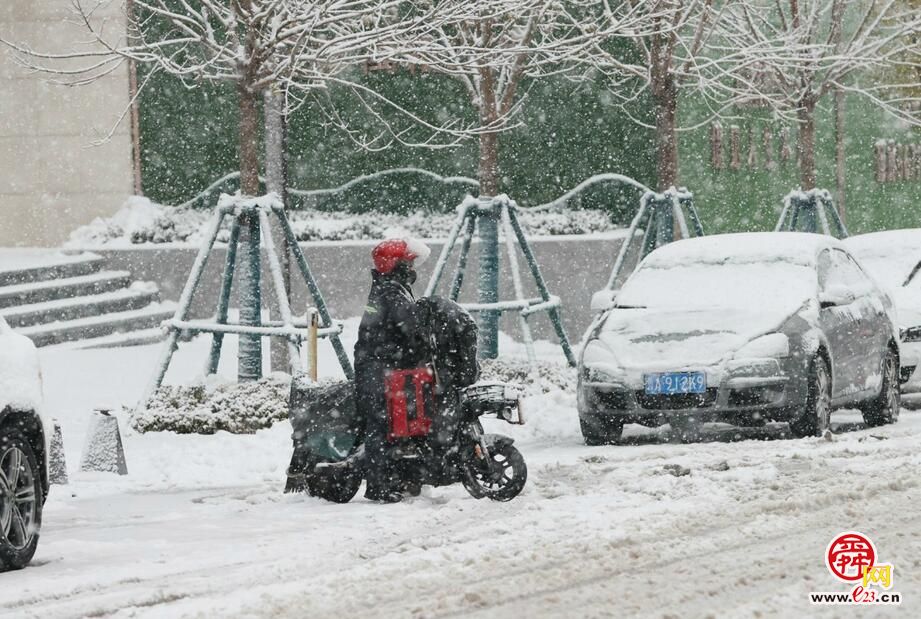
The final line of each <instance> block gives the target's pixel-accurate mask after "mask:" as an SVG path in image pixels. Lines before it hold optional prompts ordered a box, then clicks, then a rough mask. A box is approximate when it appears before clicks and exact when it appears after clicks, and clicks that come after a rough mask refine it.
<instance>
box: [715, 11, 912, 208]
mask: <svg viewBox="0 0 921 619" xmlns="http://www.w3.org/2000/svg"><path fill="white" fill-rule="evenodd" d="M730 21H731V22H732V30H733V34H732V35H730V38H731V39H732V40H733V41H734V43H735V44H736V45H739V46H743V47H744V46H758V47H762V48H774V49H773V51H772V52H771V53H770V54H766V55H765V57H764V59H763V61H762V63H761V66H762V68H763V70H764V72H765V74H766V76H767V77H768V79H769V90H770V96H771V97H772V98H773V99H774V100H777V101H780V102H781V103H782V105H783V107H784V108H785V109H786V110H789V111H790V112H792V113H795V115H796V119H797V121H798V125H799V139H798V144H797V149H798V155H799V165H800V186H801V188H802V189H804V190H809V189H814V188H815V186H816V159H815V157H816V110H817V108H818V106H819V104H820V102H821V101H822V100H823V98H824V97H825V96H826V95H828V94H833V93H835V92H841V93H846V94H851V95H856V96H859V97H863V98H865V99H867V100H869V101H871V102H873V104H874V105H876V106H877V107H878V108H880V109H882V110H884V111H886V112H888V113H890V114H891V115H893V116H895V117H896V118H899V119H901V120H903V121H905V122H908V123H911V124H921V116H919V109H918V106H917V102H918V101H921V97H919V96H918V90H917V89H918V84H917V83H916V80H914V79H908V80H906V79H903V77H904V73H903V72H901V71H900V69H904V68H906V67H917V66H918V65H919V60H921V40H919V37H918V32H919V31H921V9H918V8H916V5H913V4H912V3H910V2H906V1H905V0H863V1H853V0H750V1H748V2H744V3H738V4H736V5H735V6H734V7H733V9H732V12H731V20H730ZM779 41H784V42H785V45H783V47H782V48H781V47H778V46H777V43H778V42H779Z"/></svg>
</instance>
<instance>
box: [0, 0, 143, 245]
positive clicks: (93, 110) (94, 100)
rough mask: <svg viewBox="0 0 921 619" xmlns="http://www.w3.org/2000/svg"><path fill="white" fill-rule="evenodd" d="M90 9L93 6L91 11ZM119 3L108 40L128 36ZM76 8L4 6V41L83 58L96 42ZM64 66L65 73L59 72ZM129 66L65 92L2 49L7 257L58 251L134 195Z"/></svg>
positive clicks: (19, 2)
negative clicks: (82, 49) (16, 250)
mask: <svg viewBox="0 0 921 619" xmlns="http://www.w3.org/2000/svg"><path fill="white" fill-rule="evenodd" d="M84 4H86V5H87V6H89V5H88V4H87V3H84ZM120 5H121V3H120V2H111V3H109V4H107V5H102V7H101V8H102V11H103V12H102V13H100V14H99V18H100V19H103V18H104V19H107V20H109V21H108V22H107V25H106V32H107V33H110V34H111V35H112V36H113V37H116V36H117V35H118V34H119V32H123V31H124V23H125V20H124V15H123V14H122V13H121V12H120ZM71 11H72V8H71V4H70V2H69V1H68V0H2V2H0V38H3V39H6V40H9V41H12V42H15V43H17V44H20V43H21V44H25V45H28V46H30V47H32V48H33V49H35V50H37V51H48V52H56V53H63V52H69V51H72V50H74V49H76V48H78V44H79V43H80V42H85V41H86V40H87V38H88V33H87V31H86V29H85V28H84V27H81V26H78V25H76V24H73V23H67V21H66V20H68V19H69V20H71V21H73V15H72V13H71ZM61 66H64V65H61ZM128 99H129V95H128V71H127V67H126V66H124V65H123V66H122V67H120V68H119V69H118V70H117V71H115V72H114V73H112V74H111V75H108V76H107V77H105V78H102V79H100V80H99V81H97V82H95V83H93V84H89V85H87V86H81V87H74V88H67V87H63V86H60V85H54V84H50V83H48V82H47V78H46V77H42V76H40V75H35V74H31V75H30V74H29V73H28V71H26V70H25V69H24V68H23V67H21V66H19V65H18V64H17V63H16V61H15V59H14V54H13V52H12V50H10V49H9V48H8V47H6V46H4V45H2V44H0V247H3V246H17V245H18V246H26V245H28V246H51V245H57V244H59V243H60V242H61V241H63V240H65V239H66V238H67V236H68V234H69V233H70V231H71V230H73V229H74V228H76V227H77V226H79V225H82V224H85V223H88V222H89V221H91V220H92V219H93V218H95V217H97V216H101V215H110V214H112V213H114V212H115V211H116V210H118V208H119V207H120V206H121V205H122V203H123V202H124V200H125V197H126V196H127V195H129V194H130V193H132V187H133V172H132V163H131V162H132V155H131V137H130V132H129V126H128V123H127V122H122V123H121V125H120V126H119V127H118V128H117V130H116V131H115V134H114V135H113V136H112V138H111V139H110V140H108V141H106V142H105V143H104V144H102V145H101V146H92V145H91V144H92V142H94V141H95V140H98V139H100V138H102V137H104V136H105V135H106V134H107V133H108V132H109V131H110V130H111V128H112V127H113V125H114V124H115V122H116V121H117V120H118V117H119V116H120V114H121V113H122V111H123V110H124V109H125V106H126V105H127V104H128Z"/></svg>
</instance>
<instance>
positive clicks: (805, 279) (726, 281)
mask: <svg viewBox="0 0 921 619" xmlns="http://www.w3.org/2000/svg"><path fill="white" fill-rule="evenodd" d="M816 287H817V283H816V275H815V271H814V270H813V269H812V268H811V267H808V266H805V265H801V264H796V263H791V262H786V261H782V260H773V261H768V262H764V261H759V262H733V261H731V260H727V261H724V262H718V263H700V262H689V263H684V264H682V263H680V262H678V263H673V264H648V265H643V266H642V267H641V268H640V269H639V270H638V271H637V272H636V273H634V274H633V275H632V276H631V277H630V279H629V280H627V283H626V284H624V287H623V289H621V291H620V294H618V296H617V306H618V307H645V308H675V309H704V308H706V309H713V308H734V309H740V308H741V309H746V308H750V309H765V308H774V307H783V308H789V307H790V306H791V305H799V304H802V303H803V302H805V301H806V299H808V298H811V297H814V296H815V294H816Z"/></svg>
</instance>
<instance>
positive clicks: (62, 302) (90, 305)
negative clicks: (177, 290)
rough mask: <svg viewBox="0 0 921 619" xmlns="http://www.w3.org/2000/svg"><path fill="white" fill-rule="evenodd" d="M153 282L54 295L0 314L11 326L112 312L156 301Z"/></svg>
mask: <svg viewBox="0 0 921 619" xmlns="http://www.w3.org/2000/svg"><path fill="white" fill-rule="evenodd" d="M159 297H160V295H159V293H158V291H157V288H156V286H154V285H149V284H144V283H135V284H132V285H131V287H130V288H122V289H120V290H113V291H112V292H104V293H101V294H96V295H89V296H82V297H70V298H66V299H55V300H54V301H44V302H41V303H31V304H27V305H16V306H13V307H8V308H6V309H0V316H3V317H4V318H5V319H6V322H7V323H9V325H10V326H11V327H13V328H14V329H18V328H22V327H31V326H33V325H40V324H46V323H49V322H55V321H58V322H59V321H68V320H77V319H79V318H87V317H89V316H98V315H100V314H108V313H111V312H124V311H128V310H134V309H141V308H143V307H147V306H148V305H150V304H151V303H154V302H156V301H159Z"/></svg>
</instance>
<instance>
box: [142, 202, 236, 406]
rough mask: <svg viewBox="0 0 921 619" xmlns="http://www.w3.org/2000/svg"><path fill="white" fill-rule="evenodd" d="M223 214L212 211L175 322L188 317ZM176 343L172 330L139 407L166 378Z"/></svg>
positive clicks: (175, 333)
mask: <svg viewBox="0 0 921 619" xmlns="http://www.w3.org/2000/svg"><path fill="white" fill-rule="evenodd" d="M225 213H226V211H225V210H224V209H223V208H221V207H217V208H216V209H215V210H214V217H212V219H211V225H210V226H209V228H208V235H207V236H206V237H205V239H206V240H205V244H204V245H202V246H201V248H200V249H199V250H198V255H197V256H196V257H195V263H194V264H193V265H192V273H191V274H190V275H189V279H188V280H187V281H186V283H185V288H183V289H182V294H181V295H180V296H179V304H178V305H177V306H176V313H175V314H174V315H173V318H174V319H176V320H185V319H186V318H187V316H188V313H189V306H190V305H191V304H192V296H193V295H194V294H195V289H196V288H198V284H199V283H200V282H201V276H202V273H204V272H205V266H206V265H207V264H208V255H209V254H210V253H211V248H212V247H214V242H215V240H217V233H218V231H219V230H220V229H221V222H222V221H223V220H224V215H225ZM178 341H179V332H178V331H177V330H175V329H172V330H171V331H170V334H169V336H168V337H167V338H166V342H164V343H163V348H162V349H161V351H160V359H159V360H158V361H157V369H156V371H155V373H154V378H153V380H152V381H151V382H150V384H149V385H148V386H147V390H146V392H145V393H144V396H143V397H142V399H141V401H140V402H139V405H140V406H147V402H148V401H149V400H150V398H151V396H153V394H154V393H155V392H156V391H157V389H159V388H160V385H162V384H163V377H164V376H166V369H167V368H168V367H169V363H170V360H171V359H172V358H173V353H174V352H175V351H176V344H177V343H178Z"/></svg>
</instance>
